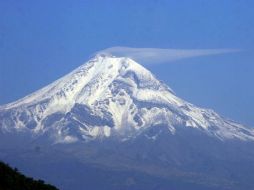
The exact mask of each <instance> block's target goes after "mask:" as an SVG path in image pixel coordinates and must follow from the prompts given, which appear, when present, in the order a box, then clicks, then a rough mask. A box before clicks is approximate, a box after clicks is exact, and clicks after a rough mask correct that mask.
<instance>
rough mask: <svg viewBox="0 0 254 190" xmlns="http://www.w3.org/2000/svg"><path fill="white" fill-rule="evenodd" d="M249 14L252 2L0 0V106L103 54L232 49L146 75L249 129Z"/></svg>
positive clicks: (252, 23) (253, 62) (253, 71)
mask: <svg viewBox="0 0 254 190" xmlns="http://www.w3.org/2000/svg"><path fill="white" fill-rule="evenodd" d="M253 7H254V1H253V0H211V1H209V0H207V1H206V0H180V1H179V0H167V1H166V0H164V1H163V0H156V1H155V0H154V1H149V0H138V1H137V0H133V1H130V0H129V1H128V0H124V1H119V0H115V1H113V0H106V1H105V0H100V1H99V0H97V1H96V0H89V1H88V0H87V1H85V0H82V1H81V0H80V1H78V0H75V1H71V0H55V1H53V0H43V1H33V0H30V1H28V0H22V1H20V0H0V104H4V103H8V102H11V101H14V100H16V99H18V98H21V97H23V96H25V95H27V94H29V93H31V92H33V91H34V90H37V89H39V88H41V87H43V86H44V85H46V84H48V83H50V82H52V81H54V80H55V79H57V78H59V77H60V76H62V75H64V74H66V73H68V72H69V71H71V70H72V69H74V68H76V67H77V66H79V65H80V64H82V63H83V62H84V61H86V60H87V59H88V58H89V57H90V56H91V55H92V54H94V52H97V51H99V50H102V49H106V48H109V47H115V46H124V47H133V48H163V49H178V50H179V49H180V50H181V49H199V50H202V49H240V50H241V51H240V52H235V53H227V54H218V55H210V56H202V57H192V58H188V59H187V58H186V59H178V60H175V61H173V62H172V63H174V64H167V61H164V64H149V65H147V66H146V67H147V68H148V69H150V70H151V71H152V72H153V73H154V74H155V75H156V76H157V78H159V79H160V80H163V81H164V82H165V83H166V84H168V85H169V86H170V87H171V88H172V89H173V90H174V91H175V92H176V94H177V95H178V96H180V97H182V98H184V99H186V100H188V101H190V102H192V103H194V104H197V105H199V106H202V107H208V108H212V109H214V110H216V111H217V112H219V113H220V114H222V115H224V116H225V117H229V118H232V119H233V120H237V121H239V122H242V123H245V124H248V125H251V126H254V111H253V108H254V88H253V86H254V85H253V83H254V13H253ZM187 63H188V64H187Z"/></svg>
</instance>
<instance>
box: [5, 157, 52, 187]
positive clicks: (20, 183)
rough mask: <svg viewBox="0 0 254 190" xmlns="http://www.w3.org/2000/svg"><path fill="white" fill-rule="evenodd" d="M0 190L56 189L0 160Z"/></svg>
mask: <svg viewBox="0 0 254 190" xmlns="http://www.w3.org/2000/svg"><path fill="white" fill-rule="evenodd" d="M0 190H57V188H56V187H54V186H52V185H49V184H45V183H44V181H43V180H35V179H33V178H30V177H26V176H24V175H23V174H22V173H20V172H19V171H18V169H17V168H14V169H13V168H11V167H10V166H8V165H7V164H5V163H3V162H1V161H0Z"/></svg>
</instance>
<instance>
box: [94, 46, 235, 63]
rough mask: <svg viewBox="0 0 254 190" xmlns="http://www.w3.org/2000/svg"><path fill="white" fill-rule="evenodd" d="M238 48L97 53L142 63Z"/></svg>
mask: <svg viewBox="0 0 254 190" xmlns="http://www.w3.org/2000/svg"><path fill="white" fill-rule="evenodd" d="M239 51H240V50H239V49H159V48H130V47H111V48H107V49H104V50H102V51H99V53H106V54H112V55H115V56H124V57H130V58H132V59H134V60H136V61H139V62H141V63H143V64H156V63H169V62H172V61H175V60H180V59H186V58H191V57H202V56H210V55H218V54H225V53H234V52H239Z"/></svg>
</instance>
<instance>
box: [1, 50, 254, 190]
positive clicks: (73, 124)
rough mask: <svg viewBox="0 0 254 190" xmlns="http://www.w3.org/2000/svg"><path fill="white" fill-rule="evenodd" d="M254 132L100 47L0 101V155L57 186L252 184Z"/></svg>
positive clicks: (211, 186) (219, 186)
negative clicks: (60, 73)
mask: <svg viewBox="0 0 254 190" xmlns="http://www.w3.org/2000/svg"><path fill="white" fill-rule="evenodd" d="M253 142H254V130H253V129H252V128H248V127H246V126H243V125H241V124H239V123H237V122H234V121H232V120H229V119H226V118H224V117H222V116H220V115H219V114H217V113H216V112H214V111H213V110H210V109H203V108H199V107H197V106H195V105H193V104H191V103H188V102H186V101H184V100H182V99H181V98H179V97H177V96H176V94H175V93H174V91H173V90H172V89H170V88H169V87H168V86H167V85H166V84H164V83H163V82H161V81H159V80H158V79H156V77H155V76H154V75H153V74H152V73H151V72H150V71H148V70H147V69H146V68H144V67H143V66H141V65H140V64H138V63H137V62H135V61H134V60H132V59H130V58H128V57H116V56H113V55H108V54H98V55H96V56H95V57H94V58H92V59H91V60H89V61H88V62H87V63H85V64H84V65H81V66H80V67H79V68H77V69H75V70H74V71H72V72H71V73H69V74H67V75H66V76H64V77H62V78H60V79H59V80H57V81H55V82H53V83H52V84H50V85H48V86H46V87H44V88H42V89H40V90H38V91H36V92H34V93H32V94H30V95H28V96H26V97H24V98H22V99H20V100H17V101H15V102H13V103H9V104H6V105H3V106H1V107H0V149H1V151H0V152H1V153H0V159H2V160H4V161H7V162H10V163H11V164H12V165H16V166H17V167H19V168H20V169H22V170H23V171H24V172H25V173H27V174H29V175H33V176H35V177H38V178H43V179H47V180H48V181H49V182H51V183H52V184H54V185H56V186H58V187H60V189H66V190H67V189H77V190H78V189H80V190H81V189H139V190H140V189H177V190H179V189H183V190H185V189H186V190H187V189H188V190H190V189H195V190H196V189H236V190H238V189H253V188H254V182H253V179H254V174H253V172H252V171H253V169H254V150H253V145H254V143H253Z"/></svg>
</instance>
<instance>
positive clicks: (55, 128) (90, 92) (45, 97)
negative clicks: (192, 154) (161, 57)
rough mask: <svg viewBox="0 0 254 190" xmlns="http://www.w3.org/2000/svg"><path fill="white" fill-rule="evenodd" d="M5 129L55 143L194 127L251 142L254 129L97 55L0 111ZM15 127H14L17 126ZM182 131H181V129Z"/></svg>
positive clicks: (120, 61)
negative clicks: (51, 140)
mask: <svg viewBox="0 0 254 190" xmlns="http://www.w3.org/2000/svg"><path fill="white" fill-rule="evenodd" d="M0 118H1V120H0V124H1V125H0V126H2V127H1V130H6V131H12V130H19V131H20V130H21V131H30V132H32V133H34V134H36V135H44V134H48V136H50V137H51V138H52V139H53V141H54V142H57V143H63V142H64V143H70V142H75V141H79V140H85V141H87V140H92V139H97V138H108V137H118V138H120V139H121V140H126V139H129V138H133V137H135V136H137V135H140V134H143V133H146V131H147V130H149V129H150V128H152V129H154V130H155V131H156V132H155V134H153V135H152V136H149V137H148V136H147V138H151V139H153V140H155V139H156V138H157V137H158V136H159V135H160V134H161V130H160V129H159V128H160V127H157V126H164V127H165V128H166V130H167V131H168V133H170V134H174V133H175V132H177V131H178V128H179V127H180V128H182V127H184V128H193V129H196V130H199V131H201V132H202V133H205V134H206V135H210V136H214V137H216V138H219V139H232V138H237V139H242V140H250V139H251V140H253V139H254V134H253V131H251V130H249V129H247V128H245V127H244V126H242V125H239V124H236V123H234V122H231V121H228V120H225V119H224V118H222V117H220V116H219V115H218V114H216V113H215V112H213V111H211V110H206V109H202V108H198V107H196V106H194V105H192V104H190V103H188V102H186V101H184V100H182V99H180V98H178V97H177V96H176V95H175V94H174V93H173V91H172V90H171V89H170V88H169V87H167V86H166V85H165V84H163V83H162V82H160V81H159V80H157V79H156V78H155V77H154V75H153V74H152V73H151V72H150V71H148V70H147V69H145V68H144V67H143V66H142V65H140V64H138V63H137V62H135V61H134V60H132V59H130V58H127V57H115V56H113V55H108V54H97V55H96V56H95V57H94V58H92V59H91V60H89V61H88V62H87V63H85V64H83V65H81V66H80V67H79V68H77V69H75V70H74V71H72V72H71V73H69V74H67V75H66V76H64V77H62V78H60V79H59V80H57V81H55V82H53V83H52V84H50V85H48V86H46V87H44V88H42V89H41V90H38V91H37V92H35V93H33V94H31V95H28V96H26V97H24V98H22V99H20V100H18V101H16V102H13V103H10V104H7V105H5V106H3V107H1V108H0ZM13 126H14V127H13ZM180 128H179V129H180Z"/></svg>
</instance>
